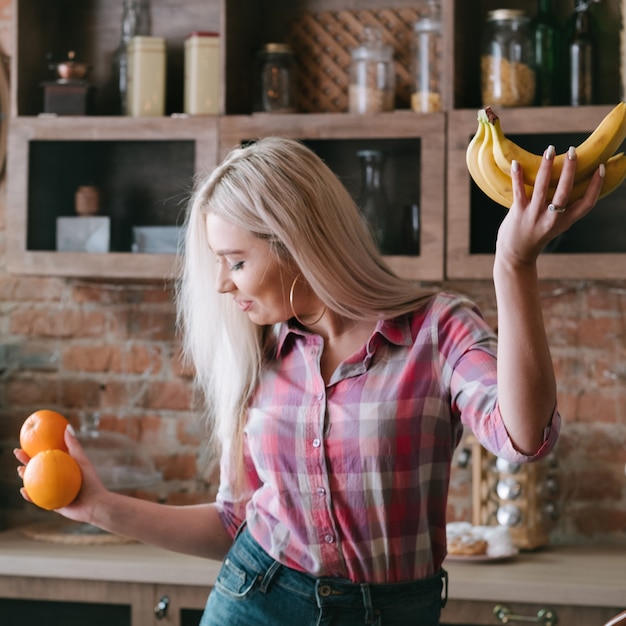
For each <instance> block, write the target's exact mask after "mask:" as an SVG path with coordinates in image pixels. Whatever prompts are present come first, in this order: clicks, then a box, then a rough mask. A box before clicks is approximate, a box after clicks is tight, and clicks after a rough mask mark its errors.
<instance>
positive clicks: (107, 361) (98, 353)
mask: <svg viewBox="0 0 626 626" xmlns="http://www.w3.org/2000/svg"><path fill="white" fill-rule="evenodd" d="M116 360H117V361H119V348H116V347H112V346H106V345H104V346H103V345H96V346H85V345H70V346H69V347H67V348H66V349H65V350H64V352H63V367H64V368H65V370H66V371H74V372H108V371H109V370H110V369H111V367H112V363H113V362H115V361H116Z"/></svg>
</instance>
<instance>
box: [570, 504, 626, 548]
mask: <svg viewBox="0 0 626 626" xmlns="http://www.w3.org/2000/svg"><path fill="white" fill-rule="evenodd" d="M568 515H570V516H571V521H572V523H573V526H574V528H575V530H576V531H577V532H578V533H580V534H582V535H584V536H587V537H589V536H594V535H595V536H599V537H600V536H604V537H608V536H609V535H615V536H619V537H621V538H622V540H623V539H624V529H625V528H626V511H624V510H619V509H616V508H614V507H611V506H610V505H607V504H605V505H603V506H601V505H598V504H594V505H593V506H589V507H581V508H580V509H578V510H575V511H570V512H568Z"/></svg>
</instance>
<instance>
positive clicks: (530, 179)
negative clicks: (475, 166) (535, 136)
mask: <svg viewBox="0 0 626 626" xmlns="http://www.w3.org/2000/svg"><path fill="white" fill-rule="evenodd" d="M484 112H485V115H486V117H487V119H488V120H489V128H490V130H491V132H492V134H493V146H494V148H493V155H494V159H495V161H496V163H497V164H498V166H499V167H500V169H501V170H502V171H504V172H509V171H510V169H511V161H513V160H516V161H518V162H519V163H520V165H521V166H522V170H523V172H524V182H525V183H527V184H529V185H532V184H534V182H535V176H536V174H537V170H538V169H539V165H540V163H541V159H542V158H543V155H539V154H534V153H533V152H529V151H528V150H525V149H524V148H522V147H521V146H519V145H518V144H517V143H515V142H514V141H512V140H511V139H509V138H508V137H507V136H506V135H505V134H504V132H503V131H502V127H501V124H500V119H499V118H498V116H497V115H496V114H495V112H494V111H493V109H492V108H491V107H486V108H485V109H484ZM624 139H626V103H624V102H620V103H619V104H617V105H616V106H615V107H613V109H612V110H611V111H610V112H609V113H608V114H607V115H606V116H605V117H604V119H603V120H602V121H601V122H600V124H598V126H597V127H596V129H595V130H594V131H593V132H592V133H591V134H590V135H589V136H588V137H587V139H585V141H583V142H582V143H581V144H580V145H578V146H577V147H576V178H575V180H576V181H577V182H578V181H580V180H586V179H587V178H588V177H589V176H590V175H591V174H592V173H593V172H594V171H595V170H596V169H597V167H598V165H600V163H606V161H607V160H608V159H609V158H610V157H611V156H613V154H614V153H615V151H616V150H617V149H618V148H619V147H620V146H621V145H622V142H623V141H624ZM566 158H567V152H564V153H561V154H558V155H556V156H555V158H554V165H553V167H552V175H551V177H550V184H551V185H556V183H557V182H558V179H559V176H560V175H561V170H562V168H563V162H564V161H565V159H566Z"/></svg>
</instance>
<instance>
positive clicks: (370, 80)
mask: <svg viewBox="0 0 626 626" xmlns="http://www.w3.org/2000/svg"><path fill="white" fill-rule="evenodd" d="M351 55H352V63H351V65H350V84H349V88H348V95H349V102H348V110H349V112H350V113H379V112H381V111H393V109H394V106H395V95H396V89H395V86H396V82H395V81H396V73H395V67H394V60H393V47H392V46H390V45H388V44H386V43H384V42H383V38H382V33H381V32H380V30H378V29H376V28H373V27H370V26H367V27H365V29H364V31H363V43H362V45H360V46H358V47H357V48H354V49H353V50H352V52H351Z"/></svg>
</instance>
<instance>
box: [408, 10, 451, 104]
mask: <svg viewBox="0 0 626 626" xmlns="http://www.w3.org/2000/svg"><path fill="white" fill-rule="evenodd" d="M413 32H414V35H415V37H414V50H413V55H412V57H413V68H412V69H413V71H412V83H413V89H412V93H411V108H412V109H413V110H414V111H416V112H418V113H430V112H433V111H441V109H442V102H441V71H442V63H443V37H442V27H441V5H440V3H439V0H428V10H427V12H426V13H425V15H424V16H423V17H421V18H420V19H419V20H417V22H415V25H414V27H413Z"/></svg>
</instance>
